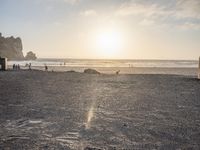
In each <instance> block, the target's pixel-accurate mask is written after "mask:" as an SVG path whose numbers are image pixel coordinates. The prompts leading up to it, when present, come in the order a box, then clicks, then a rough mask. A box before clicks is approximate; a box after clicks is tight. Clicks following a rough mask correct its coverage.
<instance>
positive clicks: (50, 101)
mask: <svg viewBox="0 0 200 150" xmlns="http://www.w3.org/2000/svg"><path fill="white" fill-rule="evenodd" d="M92 148H93V149H95V148H96V149H130V150H132V149H200V81H199V80H197V79H195V78H192V77H189V76H177V75H145V74H143V75H90V74H82V73H59V72H42V71H7V72H0V149H74V150H79V149H80V150H81V149H88V150H89V149H92Z"/></svg>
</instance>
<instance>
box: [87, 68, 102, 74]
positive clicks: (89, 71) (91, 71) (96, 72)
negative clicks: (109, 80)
mask: <svg viewBox="0 0 200 150" xmlns="http://www.w3.org/2000/svg"><path fill="white" fill-rule="evenodd" d="M84 73H88V74H101V73H100V72H98V71H96V70H94V69H85V70H84Z"/></svg>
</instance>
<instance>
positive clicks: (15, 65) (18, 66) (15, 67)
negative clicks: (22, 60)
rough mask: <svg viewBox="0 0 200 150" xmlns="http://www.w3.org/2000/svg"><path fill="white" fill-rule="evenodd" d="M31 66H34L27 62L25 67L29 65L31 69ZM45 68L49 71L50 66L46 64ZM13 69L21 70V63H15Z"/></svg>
mask: <svg viewBox="0 0 200 150" xmlns="http://www.w3.org/2000/svg"><path fill="white" fill-rule="evenodd" d="M31 66H32V64H31V63H26V64H25V67H28V69H29V70H31ZM44 69H45V71H48V66H47V65H46V64H45V65H44ZM13 70H20V65H19V64H13Z"/></svg>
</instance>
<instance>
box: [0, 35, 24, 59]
mask: <svg viewBox="0 0 200 150" xmlns="http://www.w3.org/2000/svg"><path fill="white" fill-rule="evenodd" d="M22 49H23V47H22V41H21V39H20V38H19V37H17V38H14V37H13V36H11V37H7V38H5V37H3V36H2V34H1V33H0V56H1V57H7V58H8V59H9V60H23V59H24V55H23V52H22Z"/></svg>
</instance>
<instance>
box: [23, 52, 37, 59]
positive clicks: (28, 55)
mask: <svg viewBox="0 0 200 150" xmlns="http://www.w3.org/2000/svg"><path fill="white" fill-rule="evenodd" d="M25 59H26V60H36V59H37V57H36V54H35V53H33V52H32V51H30V52H28V53H27V54H26V57H25Z"/></svg>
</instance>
